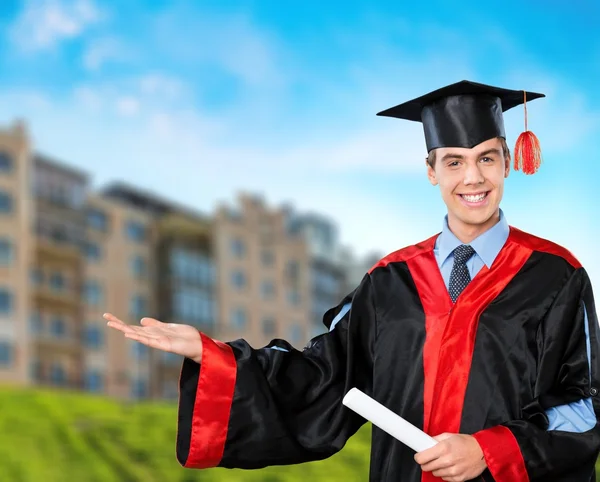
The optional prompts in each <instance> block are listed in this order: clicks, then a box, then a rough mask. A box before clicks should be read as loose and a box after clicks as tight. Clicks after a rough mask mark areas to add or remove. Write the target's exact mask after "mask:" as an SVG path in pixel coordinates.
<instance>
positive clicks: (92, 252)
mask: <svg viewBox="0 0 600 482" xmlns="http://www.w3.org/2000/svg"><path fill="white" fill-rule="evenodd" d="M84 250H85V257H86V258H87V259H88V261H98V260H99V259H100V258H102V250H101V249H100V246H98V244H97V243H94V242H91V241H88V242H86V243H85V244H84Z"/></svg>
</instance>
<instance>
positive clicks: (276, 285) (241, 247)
mask: <svg viewBox="0 0 600 482" xmlns="http://www.w3.org/2000/svg"><path fill="white" fill-rule="evenodd" d="M215 246H216V259H217V265H218V273H219V274H218V277H219V305H220V306H221V325H220V330H219V334H220V337H221V339H224V340H230V339H236V338H244V339H245V340H246V341H248V342H249V343H250V344H251V345H252V346H264V345H266V344H267V343H268V342H269V341H271V340H272V339H274V338H283V339H285V340H287V341H289V342H290V343H291V344H292V345H294V346H295V347H297V348H302V346H303V345H304V344H305V343H306V342H307V341H308V337H309V332H310V299H311V298H310V297H311V293H310V281H311V280H310V266H309V253H308V250H307V247H306V243H305V242H304V240H303V238H302V237H301V236H299V235H298V234H297V233H293V232H291V231H290V230H289V229H288V218H287V212H286V210H285V209H281V208H280V209H271V208H269V207H268V206H266V204H265V202H264V201H263V200H262V199H261V198H260V197H257V196H251V195H247V194H241V195H240V196H239V197H238V199H237V204H236V205H235V206H226V205H222V206H220V207H219V208H218V210H217V212H216V214H215Z"/></svg>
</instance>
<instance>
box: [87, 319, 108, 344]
mask: <svg viewBox="0 0 600 482" xmlns="http://www.w3.org/2000/svg"><path fill="white" fill-rule="evenodd" d="M84 341H85V345H86V347H87V348H90V349H91V350H98V349H100V348H102V345H103V344H104V331H103V330H101V329H100V327H99V326H97V325H96V324H92V323H90V324H88V326H87V327H86V329H85V340H84Z"/></svg>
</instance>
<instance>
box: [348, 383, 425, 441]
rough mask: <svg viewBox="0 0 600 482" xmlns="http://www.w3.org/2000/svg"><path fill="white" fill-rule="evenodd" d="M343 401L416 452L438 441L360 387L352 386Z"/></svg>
mask: <svg viewBox="0 0 600 482" xmlns="http://www.w3.org/2000/svg"><path fill="white" fill-rule="evenodd" d="M342 403H343V404H344V405H346V406H347V407H348V408H350V409H352V410H354V411H355V412H356V413H358V414H359V415H360V416H361V417H363V418H365V419H367V420H369V421H370V422H371V423H372V424H373V425H376V426H377V427H379V428H380V429H381V430H383V431H385V432H387V433H389V434H390V435H391V436H392V437H394V438H396V439H398V440H400V442H402V443H403V444H405V445H408V446H409V447H410V448H411V449H413V450H414V451H415V452H421V451H422V450H425V449H428V448H431V447H433V446H434V445H436V444H437V441H436V440H434V439H433V438H432V437H430V436H429V435H427V434H426V433H425V432H423V431H422V430H420V429H419V428H417V427H415V426H414V425H413V424H412V423H410V422H408V421H406V420H405V419H404V418H402V417H401V416H400V415H397V414H395V413H394V412H392V411H391V410H390V409H388V408H386V407H384V406H383V405H382V404H381V403H379V402H378V401H377V400H374V399H373V398H371V397H369V396H368V395H367V394H366V393H363V392H361V391H360V390H359V389H358V388H352V389H351V390H350V391H349V392H348V393H347V394H346V396H345V397H344V399H343V400H342Z"/></svg>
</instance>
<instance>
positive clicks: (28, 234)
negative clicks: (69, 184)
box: [0, 124, 34, 384]
mask: <svg viewBox="0 0 600 482" xmlns="http://www.w3.org/2000/svg"><path fill="white" fill-rule="evenodd" d="M29 146H30V142H29V139H28V136H27V133H26V131H25V128H24V126H23V125H21V124H15V125H13V126H11V127H10V128H8V129H3V130H0V379H1V380H5V381H7V382H11V383H19V384H24V383H28V381H29V375H30V365H29V361H30V360H31V357H32V355H33V352H32V346H31V343H30V332H29V330H28V327H27V325H26V323H24V322H23V320H26V319H27V317H28V315H29V305H30V296H31V294H30V283H29V267H30V266H31V264H32V259H33V256H34V238H33V235H32V225H33V222H34V216H33V212H34V210H33V208H32V199H31V196H30V195H29V186H30V181H31V163H30V162H29V160H30V147H29Z"/></svg>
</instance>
